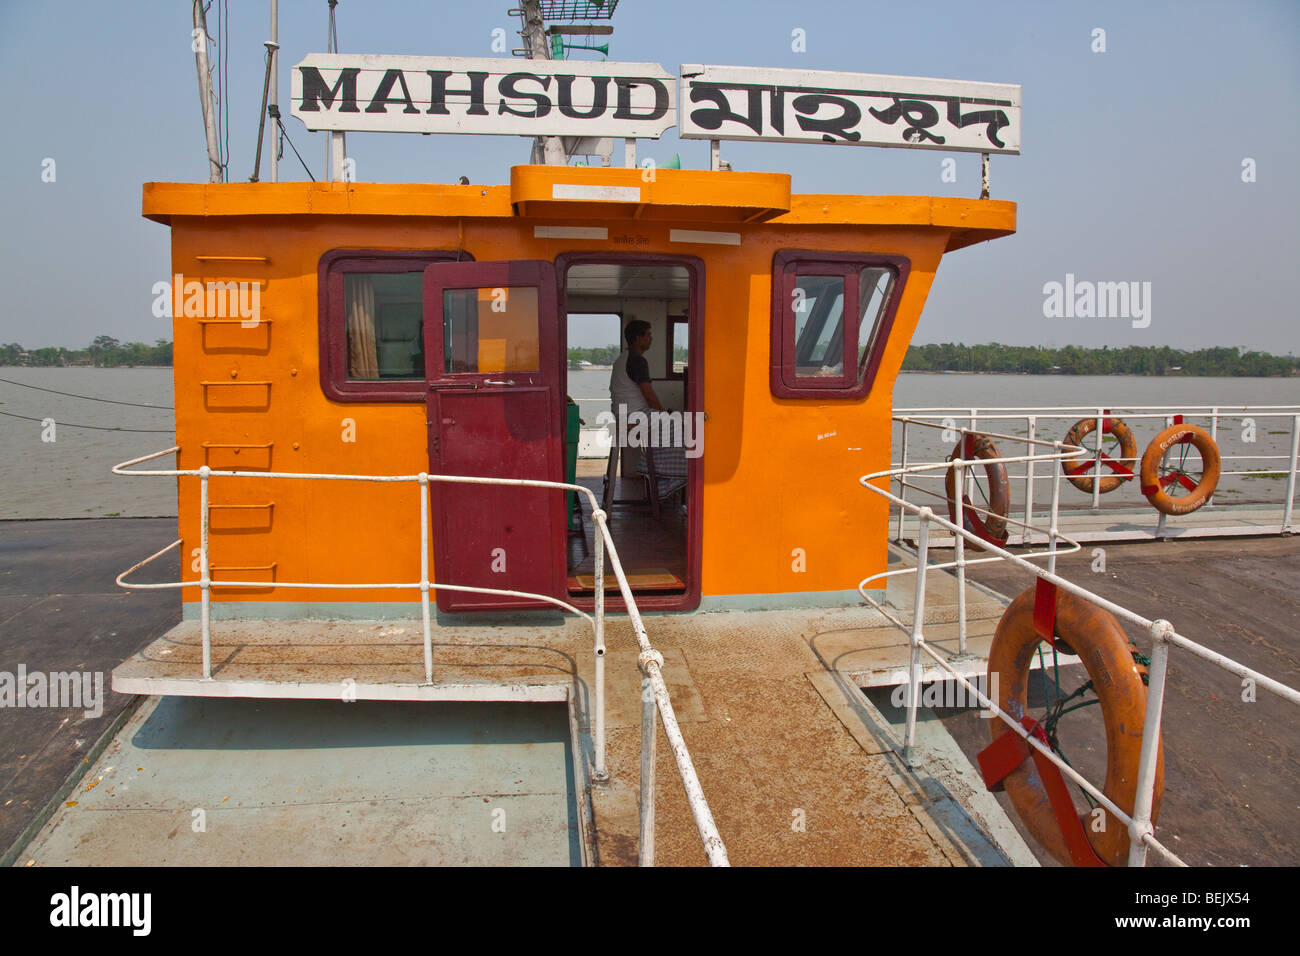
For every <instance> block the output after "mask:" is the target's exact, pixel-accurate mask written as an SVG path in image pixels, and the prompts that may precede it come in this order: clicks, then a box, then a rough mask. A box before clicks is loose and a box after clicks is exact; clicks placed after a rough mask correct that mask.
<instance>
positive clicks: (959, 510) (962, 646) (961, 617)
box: [952, 458, 966, 657]
mask: <svg viewBox="0 0 1300 956" xmlns="http://www.w3.org/2000/svg"><path fill="white" fill-rule="evenodd" d="M952 466H953V467H954V468H955V469H957V474H956V475H955V476H954V477H955V478H956V479H957V480H956V481H955V482H954V483H953V487H955V488H961V487H962V486H963V485H965V483H966V482H965V477H966V462H965V461H964V460H963V459H961V458H957V459H955V460H954V461H953V463H952ZM964 505H965V502H964V501H963V499H962V497H961V496H960V495H958V496H957V500H956V501H955V502H954V503H953V506H954V509H955V512H954V513H955V515H956V517H955V522H956V525H957V527H958V528H962V529H964V528H965V527H966V513H965V510H964ZM956 534H957V540H956V542H955V543H954V545H953V547H954V548H955V549H956V552H957V656H958V657H965V656H966V536H965V535H963V534H962V533H961V532H960V531H959V532H957V533H956Z"/></svg>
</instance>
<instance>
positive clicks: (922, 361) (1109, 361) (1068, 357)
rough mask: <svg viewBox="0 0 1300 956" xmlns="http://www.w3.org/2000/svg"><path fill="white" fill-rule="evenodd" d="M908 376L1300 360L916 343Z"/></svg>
mask: <svg viewBox="0 0 1300 956" xmlns="http://www.w3.org/2000/svg"><path fill="white" fill-rule="evenodd" d="M903 370H904V371H907V372H1013V373H1014V372H1026V373H1029V374H1031V375H1051V374H1055V375H1219V376H1237V375H1240V376H1287V375H1300V358H1296V357H1294V356H1280V355H1270V354H1269V353H1267V352H1248V351H1245V350H1243V349H1235V348H1212V349H1198V350H1196V351H1194V352H1188V351H1185V350H1183V349H1175V348H1170V347H1169V346H1167V345H1162V346H1136V345H1132V346H1129V347H1127V348H1122V349H1112V348H1107V347H1104V346H1103V347H1102V348H1099V349H1085V348H1080V347H1079V346H1077V345H1067V346H1065V347H1064V348H1059V349H1048V348H1039V347H1037V346H1033V345H999V344H998V343H997V342H993V343H990V344H988V345H954V344H952V343H951V342H945V343H944V344H942V345H913V346H910V347H909V348H908V350H907V357H906V358H905V359H903Z"/></svg>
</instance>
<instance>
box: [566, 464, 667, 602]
mask: <svg viewBox="0 0 1300 956" xmlns="http://www.w3.org/2000/svg"><path fill="white" fill-rule="evenodd" d="M578 484H580V485H582V486H583V487H585V488H590V489H591V490H592V491H593V492H595V494H596V497H597V499H599V498H600V494H601V490H602V487H603V485H604V479H603V477H600V478H591V477H579V478H578ZM614 500H615V501H616V502H618V501H623V500H628V501H633V500H635V501H644V500H645V482H644V481H643V480H642V479H641V478H619V479H617V482H616V484H615V487H614ZM681 500H682V495H680V494H678V495H674V496H673V497H671V498H667V499H665V500H664V501H663V502H661V503H660V515H659V519H658V520H656V519H655V518H654V517H653V516H652V515H651V514H650V507H649V505H648V504H631V503H629V504H613V505H611V506H610V509H609V530H610V534H611V535H612V536H613V538H614V547H615V548H617V549H618V556H619V560H620V561H621V562H622V565H623V570H624V572H625V573H626V574H627V575H628V577H629V579H630V583H631V584H632V588H633V590H634V591H636V592H638V593H640V592H643V591H644V592H654V593H664V594H673V593H678V594H680V593H683V592H684V591H685V587H686V584H685V582H686V513H685V511H684V510H683V509H682V505H681ZM579 502H580V504H581V507H582V530H581V532H579V531H578V530H577V527H576V524H575V525H574V526H573V527H572V528H571V530H570V532H569V536H568V550H567V553H568V572H569V581H570V585H569V590H570V593H578V594H581V593H582V592H583V588H581V587H575V579H576V578H578V577H579V576H588V575H591V574H592V572H593V570H594V567H595V563H594V552H593V550H592V548H593V545H592V542H593V538H592V535H593V534H594V533H595V525H594V523H593V521H592V518H591V505H590V503H589V502H588V501H587V500H586V498H585V497H581V498H579ZM659 572H666V574H667V575H670V576H671V577H673V578H675V579H676V580H677V581H678V582H680V583H679V584H676V585H674V584H672V583H671V581H670V580H669V579H668V577H667V576H665V575H664V574H661V573H659ZM617 587H618V585H617V582H616V581H615V580H614V578H613V575H612V574H610V575H609V576H608V579H607V585H606V589H607V593H609V591H616V590H617ZM586 590H587V592H588V593H590V590H591V587H590V584H588V586H587V588H586Z"/></svg>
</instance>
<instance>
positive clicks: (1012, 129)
mask: <svg viewBox="0 0 1300 956" xmlns="http://www.w3.org/2000/svg"><path fill="white" fill-rule="evenodd" d="M680 98H681V110H682V116H681V124H680V125H681V131H680V132H681V137H682V139H737V140H759V141H764V142H776V143H850V144H854V145H857V146H901V147H908V148H920V149H942V150H948V151H974V152H981V153H1019V152H1020V87H1019V86H1015V85H1008V84H1002V83H969V82H966V81H964V80H935V79H924V78H920V77H909V76H879V75H876V74H871V73H827V72H823V71H820V70H760V69H753V68H750V67H738V66H695V65H690V66H683V67H682V77H681V94H680Z"/></svg>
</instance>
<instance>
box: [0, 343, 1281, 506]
mask: <svg viewBox="0 0 1300 956" xmlns="http://www.w3.org/2000/svg"><path fill="white" fill-rule="evenodd" d="M762 371H763V373H764V374H765V373H766V370H762ZM0 379H7V380H9V381H0V412H3V413H6V414H5V415H0V518H84V517H103V516H113V515H122V516H130V517H139V516H151V515H174V514H176V483H175V481H174V480H173V479H166V478H121V477H117V476H114V475H112V474H110V472H109V469H110V468H111V467H112V466H113V465H114V464H116V463H118V462H121V461H124V460H126V459H128V458H133V457H136V456H139V455H145V454H148V453H150V452H153V451H158V450H161V449H163V448H167V447H170V446H171V445H172V444H173V442H174V437H173V434H172V432H171V428H172V414H171V412H170V411H169V410H168V409H169V408H170V406H171V404H172V370H171V369H91V368H68V369H58V368H55V369H38V368H0ZM10 382H19V383H23V384H25V385H34V386H40V387H41V388H46V389H55V390H58V391H62V392H72V393H75V394H76V395H82V396H93V397H97V398H100V399H111V400H113V401H116V402H133V403H137V405H161V406H166V408H163V409H157V408H141V407H136V406H135V405H115V404H108V403H105V402H102V401H91V400H87V399H84V398H73V397H69V396H64V395H56V394H52V393H50V392H43V391H35V390H33V389H31V388H24V387H22V386H21V385H14V384H10ZM567 387H568V392H569V394H570V395H572V396H573V398H574V399H575V400H577V401H578V402H579V404H580V406H581V407H582V409H583V418H584V419H586V421H587V422H588V423H592V422H594V421H595V416H596V414H597V413H598V412H599V411H601V410H602V409H603V408H608V403H609V372H608V371H607V370H595V371H574V372H570V373H569V380H568V386H567ZM1098 402H1100V403H1102V404H1103V405H1105V406H1107V407H1114V408H1122V407H1129V406H1134V405H1169V406H1184V405H1215V404H1217V405H1221V406H1232V405H1242V404H1251V405H1285V404H1292V405H1294V404H1296V403H1300V379H1294V378H1291V379H1277V378H1271V379H1252V378H1145V377H1137V376H1098V377H1091V376H1090V377H1076V376H1030V375H934V374H910V373H909V374H904V375H902V376H900V377H899V380H898V385H897V387H896V389H895V394H894V404H895V406H896V407H922V406H924V407H935V406H954V407H965V406H976V407H989V406H994V405H998V406H1034V407H1043V406H1056V405H1075V404H1078V405H1084V404H1093V405H1095V404H1096V403H1098ZM14 415H17V416H23V417H25V418H27V419H36V421H26V420H22V419H19V418H13V417H8V416H14ZM51 418H52V419H53V420H54V423H55V424H54V428H53V431H52V433H51V430H50V429H49V427H48V426H46V425H43V424H42V421H43V420H45V419H51ZM1189 421H1194V422H1196V423H1201V422H1203V421H1204V420H1203V419H1190V418H1189ZM1131 424H1132V427H1133V431H1134V433H1135V435H1136V436H1137V439H1138V446H1139V447H1138V452H1139V454H1140V453H1141V451H1142V449H1143V448H1145V446H1146V443H1147V442H1149V441H1150V439H1151V437H1152V436H1154V435H1155V433H1156V432H1157V431H1158V430H1159V427H1158V425H1159V423H1157V422H1155V421H1152V420H1145V421H1133V422H1132V423H1131ZM86 425H93V426H98V428H99V429H103V428H110V429H112V428H116V429H141V431H125V430H121V431H103V430H97V429H92V428H83V427H78V426H86ZM1069 425H1070V422H1068V421H1055V422H1040V424H1039V430H1038V434H1039V435H1040V437H1048V438H1063V437H1064V435H1065V432H1066V431H1067V430H1068V428H1069ZM984 426H985V427H987V428H988V429H989V430H996V431H1005V432H1007V433H1009V434H1016V433H1021V434H1023V433H1024V429H1025V424H1024V422H1023V420H1022V421H1017V422H999V423H997V424H996V425H995V424H994V423H993V422H992V421H986V422H985V423H984ZM146 430H153V431H146ZM926 432H927V433H928V434H927V437H926V438H924V439H922V438H920V437H919V435H918V436H916V437H909V457H910V458H911V459H912V460H913V461H915V460H916V459H917V457H918V456H926V457H928V459H929V460H936V459H942V458H943V457H944V456H945V455H946V454H948V453H949V452H950V451H951V447H950V446H945V443H944V442H943V441H942V440H941V435H940V433H939V432H938V431H932V432H931V431H930V430H926ZM1254 432H1255V434H1254V439H1255V440H1254V441H1253V442H1247V441H1243V437H1248V436H1243V425H1242V423H1241V422H1240V421H1238V420H1235V419H1234V420H1230V421H1229V420H1225V421H1224V422H1223V423H1221V424H1220V427H1219V444H1220V446H1221V450H1222V451H1223V453H1224V454H1225V455H1232V454H1250V455H1259V456H1270V455H1271V456H1279V458H1276V459H1273V460H1268V459H1261V460H1259V461H1254V462H1240V463H1234V464H1233V465H1232V467H1233V468H1234V469H1237V470H1245V469H1251V470H1255V469H1259V470H1263V469H1276V470H1279V471H1281V470H1285V468H1286V466H1287V461H1285V460H1282V459H1285V457H1286V456H1288V455H1289V454H1290V424H1289V422H1288V421H1286V420H1284V419H1280V418H1272V419H1270V418H1265V417H1262V416H1258V415H1257V416H1256V421H1255V427H1254ZM897 437H898V436H897V435H896V436H895V446H896V447H895V450H894V459H895V460H897V459H898V457H899V449H898V447H897V444H898V441H897ZM49 439H53V440H49ZM707 453H708V450H707V448H706V449H705V454H707ZM1003 453H1004V454H1012V453H1013V452H1008V451H1004V452H1003ZM1014 453H1020V452H1018V451H1017V452H1014ZM159 465H160V466H161V467H164V468H166V467H174V465H173V464H172V459H171V458H166V459H162V460H160V461H159ZM1040 467H1044V466H1040ZM1225 467H1226V466H1225ZM1044 470H1045V468H1044ZM1280 485H1281V482H1280V480H1277V479H1271V478H1265V479H1225V480H1224V483H1223V484H1221V486H1220V487H1221V488H1222V489H1223V496H1222V498H1219V497H1216V501H1219V500H1223V501H1224V502H1225V503H1226V502H1227V501H1228V500H1234V501H1236V500H1245V499H1262V500H1273V501H1277V500H1280V496H1281V487H1280ZM1066 487H1067V488H1068V486H1066ZM1124 493H1125V494H1129V496H1130V497H1134V498H1135V499H1136V491H1134V492H1131V493H1129V492H1127V491H1126V492H1124ZM1064 494H1065V492H1064V491H1063V495H1064ZM1070 494H1071V495H1073V496H1075V497H1077V498H1078V499H1079V500H1080V501H1083V499H1084V496H1083V495H1082V494H1080V493H1078V492H1074V491H1072V490H1071V491H1070ZM1035 497H1037V495H1036V496H1035ZM1137 500H1140V499H1137Z"/></svg>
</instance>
